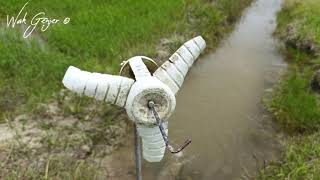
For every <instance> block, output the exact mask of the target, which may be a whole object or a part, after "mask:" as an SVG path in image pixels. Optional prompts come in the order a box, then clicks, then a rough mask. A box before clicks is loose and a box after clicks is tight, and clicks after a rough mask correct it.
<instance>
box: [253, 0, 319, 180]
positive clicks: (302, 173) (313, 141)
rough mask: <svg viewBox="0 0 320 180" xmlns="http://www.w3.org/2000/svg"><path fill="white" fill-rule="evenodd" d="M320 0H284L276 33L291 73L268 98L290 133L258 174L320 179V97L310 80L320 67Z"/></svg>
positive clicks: (270, 176) (276, 118)
mask: <svg viewBox="0 0 320 180" xmlns="http://www.w3.org/2000/svg"><path fill="white" fill-rule="evenodd" d="M319 9H320V0H305V1H298V0H285V1H284V5H283V9H282V11H280V13H279V14H278V27H277V30H276V32H275V35H276V36H277V37H279V38H280V39H281V40H282V41H283V42H284V43H285V45H286V48H287V49H286V50H287V51H286V54H287V60H288V63H289V68H288V72H287V73H286V75H285V76H284V77H283V79H282V81H281V82H280V84H279V85H278V86H277V87H276V88H275V91H274V93H273V96H272V98H271V100H268V101H266V105H267V107H268V109H269V110H270V111H271V112H272V113H273V114H274V116H275V121H276V122H278V123H279V124H280V125H282V127H283V130H284V131H285V132H289V134H288V135H289V138H288V139H287V140H286V148H285V151H284V152H283V155H282V158H281V160H280V161H278V162H273V163H271V164H270V165H269V166H268V167H267V168H265V169H264V170H262V171H261V173H260V175H259V176H258V177H257V179H320V145H319V139H320V134H319V130H320V99H319V95H318V94H317V93H316V92H313V91H312V89H311V87H310V84H311V79H312V76H313V74H314V72H315V70H317V69H319V68H320V58H319V55H320V48H319V47H320V18H319V17H320V11H319Z"/></svg>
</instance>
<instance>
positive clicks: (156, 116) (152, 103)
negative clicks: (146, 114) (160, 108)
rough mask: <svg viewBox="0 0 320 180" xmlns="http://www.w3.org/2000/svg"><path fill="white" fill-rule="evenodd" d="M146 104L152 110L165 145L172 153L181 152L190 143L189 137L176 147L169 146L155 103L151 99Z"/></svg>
mask: <svg viewBox="0 0 320 180" xmlns="http://www.w3.org/2000/svg"><path fill="white" fill-rule="evenodd" d="M148 106H149V108H150V110H151V111H152V113H153V115H154V117H155V118H156V122H157V125H158V126H159V129H160V132H161V135H162V138H163V140H164V142H165V143H166V147H167V149H168V150H169V151H170V152H171V153H172V154H176V153H179V152H181V151H182V150H183V149H184V148H186V147H187V146H188V145H189V144H190V143H191V139H187V140H186V141H185V142H184V143H183V144H182V145H181V146H179V148H178V149H175V148H174V147H173V146H171V145H170V144H169V139H168V135H167V134H166V131H165V130H164V128H163V125H162V121H161V119H160V117H159V114H158V112H157V111H156V109H155V103H154V102H153V101H149V103H148Z"/></svg>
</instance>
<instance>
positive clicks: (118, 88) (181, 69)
mask: <svg viewBox="0 0 320 180" xmlns="http://www.w3.org/2000/svg"><path fill="white" fill-rule="evenodd" d="M205 46H206V43H205V41H204V40H203V38H202V37H201V36H198V37H195V38H193V39H191V40H189V41H188V42H186V43H185V44H184V45H182V46H181V47H180V48H179V49H178V50H177V51H176V52H175V53H174V54H173V55H172V56H171V57H170V58H169V60H168V61H166V62H165V63H164V64H162V65H161V66H160V67H159V68H158V69H157V70H156V71H155V72H149V69H148V67H147V66H146V65H145V63H144V62H145V61H144V60H145V59H149V58H147V57H144V56H136V57H133V58H131V59H129V60H128V61H126V64H128V65H129V66H130V69H131V71H132V73H133V76H134V79H131V78H127V77H122V76H114V75H107V74H100V73H90V72H86V71H81V70H80V69H77V68H75V67H72V66H70V67H69V68H68V70H67V72H66V74H65V76H64V79H63V84H64V85H65V87H67V88H68V89H70V90H72V91H74V92H76V93H78V94H81V95H82V94H84V95H87V96H89V97H93V98H95V99H97V100H102V101H106V102H108V103H111V104H115V105H118V106H120V107H124V108H125V109H126V111H127V114H128V117H129V119H130V120H132V121H134V122H135V123H136V125H137V131H138V133H139V135H140V137H141V138H142V149H143V157H144V159H146V160H147V161H149V162H159V161H161V160H162V158H163V156H164V153H165V149H166V145H165V142H164V140H163V137H162V135H161V132H160V130H159V127H158V126H157V124H156V120H155V117H154V116H153V114H152V112H151V111H150V110H149V107H148V102H149V101H153V102H154V103H155V109H156V111H157V112H158V114H159V116H160V118H161V120H162V121H163V125H164V128H165V131H166V133H167V134H168V119H169V117H170V116H171V115H172V114H173V112H174V109H175V106H176V99H175V94H176V93H177V92H178V91H179V89H180V88H181V86H182V84H183V81H184V78H185V77H186V75H187V72H188V70H189V68H191V66H192V65H193V63H194V61H195V60H196V59H197V57H198V56H199V55H200V53H201V52H202V51H203V50H204V48H205ZM152 73H153V74H152Z"/></svg>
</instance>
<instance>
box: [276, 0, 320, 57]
mask: <svg viewBox="0 0 320 180" xmlns="http://www.w3.org/2000/svg"><path fill="white" fill-rule="evenodd" d="M319 9H320V1H319V0H304V1H299V0H285V3H284V7H283V10H282V11H281V12H280V13H279V15H278V24H279V25H278V28H277V31H276V33H277V35H278V36H279V37H280V38H281V39H282V40H284V41H285V42H286V43H287V45H289V46H294V47H296V48H297V49H299V50H302V51H305V52H308V53H311V54H318V53H319V51H320V36H319V34H320V25H319V24H320V18H319V16H320V11H319Z"/></svg>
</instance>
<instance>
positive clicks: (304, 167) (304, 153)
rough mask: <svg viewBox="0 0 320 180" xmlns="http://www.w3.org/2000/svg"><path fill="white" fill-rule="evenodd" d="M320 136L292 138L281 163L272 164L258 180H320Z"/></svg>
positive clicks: (317, 134) (262, 172)
mask: <svg viewBox="0 0 320 180" xmlns="http://www.w3.org/2000/svg"><path fill="white" fill-rule="evenodd" d="M319 167H320V134H319V133H315V134H312V135H302V136H297V137H294V138H291V139H290V140H289V141H288V144H287V145H286V150H285V152H284V153H283V157H282V160H281V161H280V162H274V163H271V164H270V165H269V166H268V167H267V168H266V169H264V170H262V171H261V173H260V175H259V176H258V177H257V179H261V180H264V179H319V178H320V168H319Z"/></svg>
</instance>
